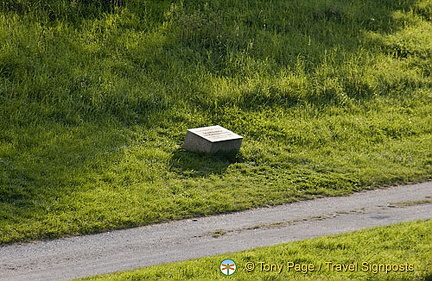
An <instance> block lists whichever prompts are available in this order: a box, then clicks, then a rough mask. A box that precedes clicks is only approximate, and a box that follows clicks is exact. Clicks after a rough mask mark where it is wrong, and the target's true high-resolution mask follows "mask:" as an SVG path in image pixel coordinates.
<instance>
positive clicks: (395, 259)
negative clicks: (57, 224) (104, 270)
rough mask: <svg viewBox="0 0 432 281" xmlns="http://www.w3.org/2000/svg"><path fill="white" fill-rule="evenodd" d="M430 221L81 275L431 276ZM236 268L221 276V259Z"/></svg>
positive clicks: (145, 277)
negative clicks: (136, 268) (182, 260)
mask: <svg viewBox="0 0 432 281" xmlns="http://www.w3.org/2000/svg"><path fill="white" fill-rule="evenodd" d="M431 227H432V221H431V220H427V221H417V222H410V223H402V224H397V225H392V226H386V227H376V228H372V229H367V230H361V231H356V232H351V233H346V234H340V235H334V236H326V237H320V238H315V239H308V240H303V241H298V242H292V243H287V244H281V245H277V246H272V247H263V248H257V249H254V250H250V251H244V252H240V253H232V254H227V255H219V256H212V257H205V258H200V259H194V260H190V261H185V262H176V263H170V264H165V265H159V266H153V267H148V268H143V269H139V270H134V271H126V272H120V273H114V274H109V275H101V276H96V277H90V278H84V279H79V280H409V281H414V280H431V278H432V257H431V254H430V253H431V252H432V234H431V232H430V229H431ZM225 259H231V260H233V261H234V262H235V263H236V266H237V269H236V272H235V273H234V274H233V275H231V276H225V275H223V274H222V272H221V271H220V270H219V266H220V264H221V262H222V261H223V260H225Z"/></svg>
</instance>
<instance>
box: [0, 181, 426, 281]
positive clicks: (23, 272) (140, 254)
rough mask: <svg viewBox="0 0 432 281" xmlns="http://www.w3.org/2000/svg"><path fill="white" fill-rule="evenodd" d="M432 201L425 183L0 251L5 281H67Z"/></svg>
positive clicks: (404, 217) (384, 219) (284, 238)
mask: <svg viewBox="0 0 432 281" xmlns="http://www.w3.org/2000/svg"><path fill="white" fill-rule="evenodd" d="M431 200H432V182H426V183H421V184H413V185H406V186H396V187H391V188H385V189H379V190H373V191H366V192H359V193H355V194H353V195H351V196H347V197H332V198H321V199H316V200H310V201H302V202H297V203H292V204H286V205H281V206H276V207H271V208H261V209H254V210H249V211H245V212H238V213H233V214H227V215H220V216H211V217H204V218H198V219H189V220H182V221H175V222H169V223H162V224H157V225H151V226H145V227H140V228H134V229H127V230H119V231H112V232H108V233H102V234H96V235H87V236H79V237H71V238H67V239H58V240H52V241H42V242H34V243H29V244H23V245H9V246H4V247H0V280H8V281H13V280H32V281H36V280H67V279H72V278H76V277H84V276H91V275H96V274H102V273H109V272H114V271H120V270H127V269H133V268H138V267H145V266H150V265H155V264H163V263H168V262H173V261H179V260H186V259H191V258H198V257H203V256H209V255H215V254H222V253H230V252H235V251H242V250H246V249H252V248H255V247H260V246H268V245H274V244H278V243H285V242H290V241H294V240H301V239H307V238H313V237H318V236H322V235H329V234H337V233H343V232H349V231H354V230H359V229H363V228H369V227H374V226H381V225H389V224H394V223H398V222H403V221H411V220H423V219H431V218H432V203H431ZM219 234H223V235H220V236H218V235H219ZM215 236H218V237H217V238H215Z"/></svg>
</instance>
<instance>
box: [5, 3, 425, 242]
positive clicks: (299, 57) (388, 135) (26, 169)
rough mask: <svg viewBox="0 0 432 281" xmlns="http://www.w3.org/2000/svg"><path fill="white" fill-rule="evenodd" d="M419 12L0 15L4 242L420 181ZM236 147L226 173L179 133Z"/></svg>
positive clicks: (301, 6) (369, 7)
mask: <svg viewBox="0 0 432 281" xmlns="http://www.w3.org/2000/svg"><path fill="white" fill-rule="evenodd" d="M431 11H432V9H431V4H430V2H429V1H425V0H423V1H390V0H388V1H379V2H377V1H369V0H363V1H350V2H344V1H337V0H332V1H314V0H310V1H288V2H287V1H278V0H274V1H270V2H269V1H258V0H255V1H252V0H251V1H245V2H242V3H240V2H238V3H237V2H226V1H210V2H206V1H172V2H170V1H150V0H148V1H132V0H130V1H66V0H63V1H29V0H27V1H25V0H22V1H3V2H2V4H0V108H1V110H0V120H1V122H0V195H1V196H0V202H1V206H0V217H1V218H2V220H0V226H1V227H0V237H1V238H0V241H2V243H6V242H12V241H20V240H28V239H36V238H45V237H58V236H61V235H66V234H80V233H89V232H95V231H103V230H106V229H112V228H121V227H130V226H136V225H142V224H148V223H154V222H159V221H163V220H170V219H179V218H184V217H190V216H198V215H207V214H213V213H219V212H229V211H235V210H241V209H246V208H251V207H256V206H263V205H269V204H280V203H284V202H289V201H292V200H299V199H301V198H312V197H314V196H329V195H341V194H347V193H349V192H352V191H355V190H361V189H365V188H371V187H376V186H381V185H388V184H396V183H406V182H411V181H420V180H427V179H430V178H431V171H432V170H431V169H432V154H431V150H430V147H432V138H431V128H432V122H431V116H432V114H431V104H432V103H431V99H432V94H431V85H432V79H431V75H430V74H431V65H432V59H431V58H432V50H431V46H432V42H431V41H432V37H430V36H429V34H430V33H431V31H432V24H431V21H430V18H431V13H432V12H431ZM214 124H220V125H222V126H225V127H227V128H229V129H231V130H234V131H235V132H236V133H238V134H240V135H243V136H244V137H245V141H244V145H243V147H242V150H241V153H240V154H239V155H237V157H236V158H235V159H224V158H218V157H211V156H203V155H195V154H190V153H187V152H185V151H183V150H182V149H181V145H182V142H183V138H184V133H185V130H186V129H187V128H191V127H199V126H206V125H214Z"/></svg>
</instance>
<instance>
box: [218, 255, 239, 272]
mask: <svg viewBox="0 0 432 281" xmlns="http://www.w3.org/2000/svg"><path fill="white" fill-rule="evenodd" d="M236 269H237V265H236V263H235V261H233V260H230V259H226V260H223V261H222V262H221V264H220V271H221V272H222V274H224V275H226V276H230V275H233V274H234V272H235V271H236Z"/></svg>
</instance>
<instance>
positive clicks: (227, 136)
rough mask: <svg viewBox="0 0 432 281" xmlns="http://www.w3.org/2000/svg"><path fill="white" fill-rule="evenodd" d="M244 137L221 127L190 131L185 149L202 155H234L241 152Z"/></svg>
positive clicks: (185, 142)
mask: <svg viewBox="0 0 432 281" xmlns="http://www.w3.org/2000/svg"><path fill="white" fill-rule="evenodd" d="M242 140H243V137H241V136H239V135H237V134H235V133H233V132H231V131H230V130H227V129H225V128H224V127H221V126H218V125H217V126H210V127H201V128H195V129H189V130H187V132H186V137H185V141H184V146H183V148H184V149H186V150H188V151H193V152H201V153H210V154H215V153H222V154H234V153H237V152H238V151H239V150H240V146H241V143H242Z"/></svg>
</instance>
